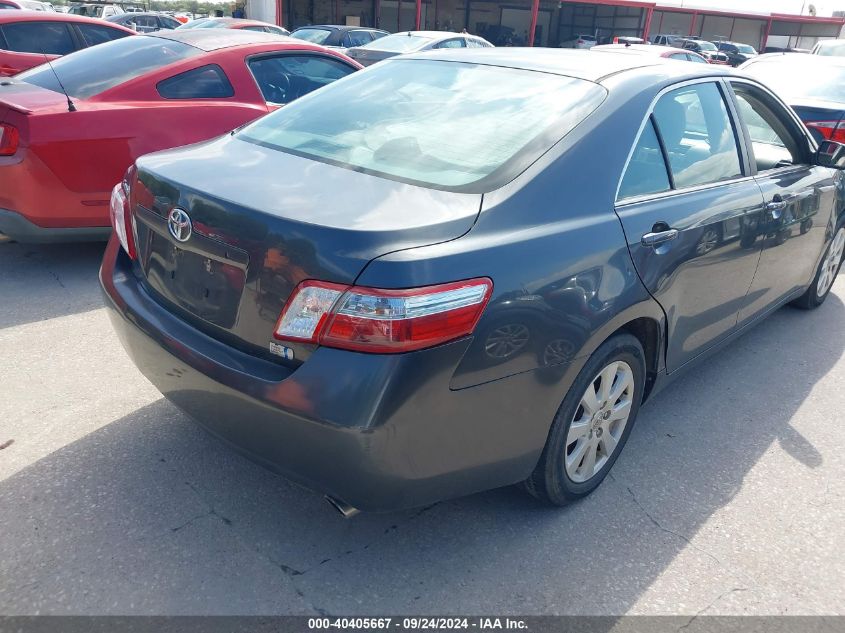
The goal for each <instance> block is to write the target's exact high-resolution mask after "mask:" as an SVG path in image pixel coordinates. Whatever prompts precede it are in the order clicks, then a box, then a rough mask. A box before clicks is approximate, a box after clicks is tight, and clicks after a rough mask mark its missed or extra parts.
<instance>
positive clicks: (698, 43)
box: [681, 39, 730, 66]
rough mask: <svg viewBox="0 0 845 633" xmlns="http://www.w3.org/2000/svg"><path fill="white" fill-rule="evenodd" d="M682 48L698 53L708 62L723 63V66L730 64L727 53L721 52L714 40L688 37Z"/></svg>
mask: <svg viewBox="0 0 845 633" xmlns="http://www.w3.org/2000/svg"><path fill="white" fill-rule="evenodd" d="M681 48H683V49H684V50H687V51H693V52H695V53H698V54H699V55H701V56H702V57H704V59H706V60H707V63H708V64H721V65H723V66H727V65H729V64H730V60H729V59H728V56H727V54H726V53H723V52H720V51H719V49H718V48H716V45H715V44H714V43H713V42H708V41H706V40H698V39H696V40H689V39H688V40H684V41H683V46H681Z"/></svg>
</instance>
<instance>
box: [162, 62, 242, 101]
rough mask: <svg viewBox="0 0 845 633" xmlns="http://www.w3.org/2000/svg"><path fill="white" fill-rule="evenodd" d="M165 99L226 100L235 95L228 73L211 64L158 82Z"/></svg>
mask: <svg viewBox="0 0 845 633" xmlns="http://www.w3.org/2000/svg"><path fill="white" fill-rule="evenodd" d="M156 90H157V91H158V94H159V95H161V97H162V98H163V99H226V98H228V97H232V96H234V94H235V90H234V88H232V84H231V83H230V82H229V78H228V77H226V73H224V72H223V69H222V68H220V66H218V65H217V64H209V65H208V66H201V67H200V68H194V69H193V70H189V71H187V72H184V73H180V74H178V75H175V76H173V77H170V78H168V79H165V80H163V81H160V82H158V84H157V85H156Z"/></svg>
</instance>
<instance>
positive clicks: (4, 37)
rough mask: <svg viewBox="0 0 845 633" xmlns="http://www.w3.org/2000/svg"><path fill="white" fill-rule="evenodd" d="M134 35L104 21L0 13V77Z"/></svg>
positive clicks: (43, 13) (63, 15)
mask: <svg viewBox="0 0 845 633" xmlns="http://www.w3.org/2000/svg"><path fill="white" fill-rule="evenodd" d="M127 35H135V32H134V31H132V30H131V29H127V28H126V27H123V26H120V25H118V24H111V23H109V22H106V21H105V20H97V19H95V18H86V17H83V16H81V15H69V14H67V13H54V12H52V11H0V76H9V75H15V74H17V73H19V72H22V71H24V70H27V69H29V68H33V67H34V66H38V65H39V64H43V63H44V61H45V59H49V60H54V59H56V58H57V57H60V56H62V55H67V54H68V53H72V52H74V51H77V50H79V49H82V48H87V47H89V46H94V45H95V44H102V43H104V42H110V41H112V40H116V39H120V38H123V37H126V36H127Z"/></svg>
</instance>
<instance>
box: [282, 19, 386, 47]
mask: <svg viewBox="0 0 845 633" xmlns="http://www.w3.org/2000/svg"><path fill="white" fill-rule="evenodd" d="M385 35H390V33H388V32H387V31H381V30H379V29H370V28H366V27H363V26H336V25H331V24H318V25H315V26H301V27H299V28H298V29H294V31H293V33H291V37H295V38H296V39H299V40H305V41H306V42H311V43H312V44H320V45H321V46H329V47H332V48H353V47H355V46H364V45H365V44H369V43H370V42H372V41H373V40H377V39H379V38H380V37H384V36H385Z"/></svg>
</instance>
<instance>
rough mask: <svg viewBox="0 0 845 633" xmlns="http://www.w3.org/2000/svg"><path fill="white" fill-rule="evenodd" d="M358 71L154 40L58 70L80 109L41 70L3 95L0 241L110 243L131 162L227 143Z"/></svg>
mask: <svg viewBox="0 0 845 633" xmlns="http://www.w3.org/2000/svg"><path fill="white" fill-rule="evenodd" d="M129 60H131V63H129ZM359 67H360V66H358V64H356V63H355V62H353V61H351V60H349V59H347V58H346V57H344V56H343V55H341V54H340V53H337V52H334V51H330V50H327V49H324V48H321V47H319V46H316V45H314V44H308V43H307V42H302V41H299V40H292V39H289V38H285V39H280V38H279V37H277V36H275V35H271V34H269V33H253V32H248V31H236V30H225V31H220V30H216V29H215V30H204V29H199V30H195V31H181V30H178V29H177V30H173V31H158V32H157V33H154V34H150V35H136V36H134V37H130V38H125V39H123V40H118V41H115V42H111V43H108V44H103V48H101V49H95V48H91V49H86V50H84V51H80V52H78V53H75V54H74V55H72V56H67V57H64V58H62V59H60V60H57V61H56V62H54V63H53V69H54V70H55V73H58V76H59V77H61V80H62V84H63V85H64V88H65V89H66V90H67V92H68V94H69V95H70V98H71V100H72V103H73V111H69V109H70V108H69V105H68V102H67V99H66V98H65V96H64V94H62V89H61V87H60V86H59V85H58V84H57V81H56V74H55V73H53V71H52V70H51V69H50V68H48V67H47V66H46V65H43V66H41V67H40V68H34V69H32V70H30V71H28V72H26V73H24V74H22V75H20V76H19V79H15V80H13V81H12V82H9V84H8V85H2V86H0V123H2V124H3V129H4V130H5V132H8V134H7V135H4V139H6V138H14V139H16V140H15V143H14V144H13V146H12V147H11V148H8V149H7V150H6V153H7V154H9V153H10V154H11V155H10V156H8V157H7V158H4V159H2V160H3V165H2V167H0V232H2V233H5V234H7V235H9V236H11V237H13V238H14V239H16V240H18V241H57V240H70V239H82V238H96V237H99V238H102V237H105V236H107V235H108V231H109V229H108V223H109V220H108V199H109V192H110V191H111V188H112V186H113V185H114V183H115V182H117V181H118V180H120V177H121V176H122V175H123V172H124V171H125V170H126V168H127V167H128V166H129V165H130V164H131V163H132V161H133V160H135V158H137V157H138V156H140V155H141V154H145V153H147V152H153V151H156V150H160V149H165V148H169V147H176V146H178V145H185V144H187V143H195V142H197V141H200V140H204V139H208V138H211V137H214V136H217V135H219V134H223V133H225V132H227V131H230V130H232V129H234V128H236V127H238V126H239V125H242V124H243V123H246V122H247V121H250V120H252V119H254V118H256V117H259V116H261V115H263V114H266V113H267V112H269V111H272V110H274V109H276V108H278V107H279V106H280V105H283V104H285V103H288V102H290V101H293V100H294V99H296V98H298V97H300V96H302V95H304V94H307V93H309V92H311V91H312V90H315V89H317V88H319V87H321V86H324V85H326V84H329V83H331V82H332V81H334V80H336V79H339V78H341V77H344V76H346V75H348V74H350V73H351V72H354V71H355V70H357V69H358V68H359ZM5 132H4V134H5ZM12 135H13V136H12ZM223 175H224V174H223V173H221V174H220V176H221V177H222V176H223Z"/></svg>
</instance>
